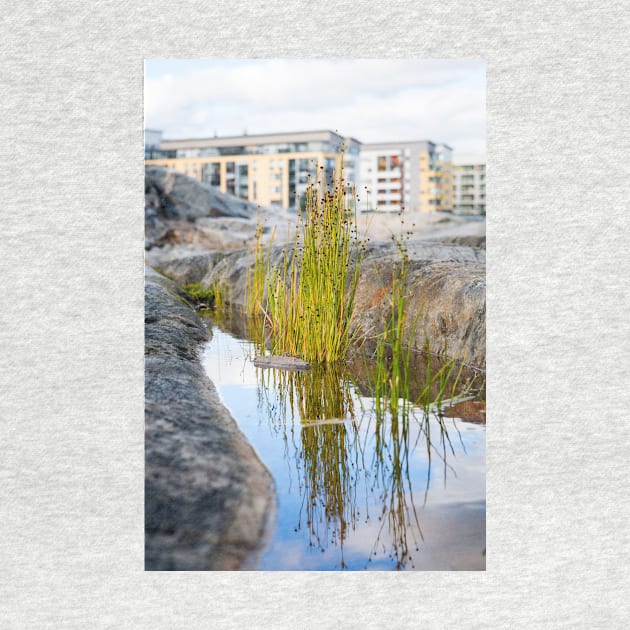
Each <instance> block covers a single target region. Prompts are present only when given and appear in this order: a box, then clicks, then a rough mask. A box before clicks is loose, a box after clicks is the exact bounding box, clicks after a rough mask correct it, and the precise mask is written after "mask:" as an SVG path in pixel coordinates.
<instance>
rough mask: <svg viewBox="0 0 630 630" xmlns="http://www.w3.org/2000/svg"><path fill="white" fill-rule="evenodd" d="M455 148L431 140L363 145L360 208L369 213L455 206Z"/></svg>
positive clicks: (360, 173)
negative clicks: (453, 158)
mask: <svg viewBox="0 0 630 630" xmlns="http://www.w3.org/2000/svg"><path fill="white" fill-rule="evenodd" d="M451 159H452V149H451V147H449V146H448V145H446V144H436V143H434V142H429V141H425V140H422V141H418V142H397V143H377V144H363V145H362V146H361V154H360V167H359V195H360V196H361V197H362V202H361V203H360V204H359V207H360V208H362V209H363V210H365V211H368V212H399V211H401V210H402V209H405V210H411V211H412V212H431V211H438V212H439V211H447V210H452V208H453V179H452V163H451Z"/></svg>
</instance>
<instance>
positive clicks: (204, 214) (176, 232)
mask: <svg viewBox="0 0 630 630" xmlns="http://www.w3.org/2000/svg"><path fill="white" fill-rule="evenodd" d="M257 210H258V207H257V206H256V204H253V203H250V202H248V201H244V200H242V199H238V198H236V197H233V196H232V195H226V194H224V193H222V192H220V191H219V190H218V189H217V188H215V187H213V186H208V185H207V184H203V183H201V182H199V181H197V180H196V179H193V178H192V177H188V176H187V175H183V174H182V173H178V172H177V171H173V170H168V169H166V168H164V167H163V166H145V208H144V216H145V249H147V250H151V249H153V248H155V247H164V246H168V245H171V246H173V245H179V244H187V245H197V246H199V247H203V248H206V249H213V248H221V249H229V248H230V247H231V248H232V249H233V248H234V247H242V246H243V243H244V242H246V241H247V240H248V239H249V238H251V237H252V236H253V233H254V232H255V230H256V228H255V221H254V220H253V219H255V216H256V213H257ZM236 226H239V227H238V229H236ZM239 232H242V234H239Z"/></svg>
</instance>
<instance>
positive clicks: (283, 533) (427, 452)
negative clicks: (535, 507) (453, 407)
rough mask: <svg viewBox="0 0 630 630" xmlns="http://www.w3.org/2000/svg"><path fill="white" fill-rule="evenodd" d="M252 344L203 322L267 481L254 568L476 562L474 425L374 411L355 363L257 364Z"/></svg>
mask: <svg viewBox="0 0 630 630" xmlns="http://www.w3.org/2000/svg"><path fill="white" fill-rule="evenodd" d="M256 354H257V353H256V350H255V347H254V345H253V344H252V343H251V342H249V341H247V340H245V339H239V338H237V337H236V336H234V335H232V334H230V333H229V332H226V331H224V330H222V329H220V328H219V327H217V326H213V329H212V339H211V341H210V342H208V344H207V345H206V347H205V349H204V353H203V356H202V361H203V364H204V367H205V369H206V371H207V374H208V376H209V378H210V379H211V380H212V381H213V383H214V384H215V385H216V387H217V390H218V391H219V394H220V396H221V398H222V401H223V403H224V404H225V406H226V407H228V409H230V411H231V413H232V415H233V416H234V418H235V419H236V420H237V422H238V425H239V427H240V429H241V431H243V433H245V435H246V436H247V438H248V439H249V441H250V443H251V444H252V445H253V447H254V448H255V449H256V451H257V453H258V455H259V457H260V459H261V460H262V461H263V462H264V463H265V465H266V466H267V468H268V469H269V471H270V472H271V474H272V476H273V478H274V481H275V485H276V493H277V497H278V505H277V514H276V519H275V524H274V525H273V527H272V531H271V532H270V534H269V540H268V543H267V545H266V548H265V549H264V551H263V552H262V554H261V556H260V562H259V566H258V568H259V569H261V570H285V571H287V570H288V571H290V570H301V571H309V570H316V571H328V570H341V569H344V570H395V569H398V570H485V546H486V542H485V531H486V528H485V520H486V499H485V424H480V423H473V422H466V421H463V420H462V419H460V418H452V417H446V416H445V415H444V414H442V413H438V412H437V411H436V410H432V411H430V412H429V413H427V412H426V411H423V410H422V409H418V408H412V409H411V412H410V413H409V414H408V415H407V414H404V416H403V417H397V418H392V417H391V415H389V414H387V415H385V416H384V415H383V414H380V415H379V414H377V413H375V405H374V400H373V399H372V398H370V396H369V389H367V388H366V387H365V385H362V379H361V376H360V375H357V373H356V371H355V372H354V373H353V372H352V371H350V370H348V369H346V368H337V369H332V368H329V369H327V370H316V369H313V370H311V371H308V372H288V371H282V370H274V369H269V368H257V367H254V365H253V364H252V363H251V359H252V358H253V357H254V356H256ZM464 404H465V403H464ZM449 415H454V414H453V413H452V412H451V413H450V414H449Z"/></svg>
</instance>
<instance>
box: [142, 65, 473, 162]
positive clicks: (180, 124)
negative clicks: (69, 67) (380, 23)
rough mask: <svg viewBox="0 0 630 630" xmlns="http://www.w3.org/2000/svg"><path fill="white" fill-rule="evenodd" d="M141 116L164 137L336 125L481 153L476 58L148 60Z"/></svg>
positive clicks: (365, 134)
mask: <svg viewBox="0 0 630 630" xmlns="http://www.w3.org/2000/svg"><path fill="white" fill-rule="evenodd" d="M146 67H147V78H146V82H145V121H146V126H147V127H150V128H157V129H162V130H163V131H164V137H166V138H177V137H204V136H211V135H214V133H215V132H216V133H217V134H218V135H220V136H226V135H239V134H242V133H243V132H244V130H245V129H246V130H247V132H248V133H250V134H255V133H268V132H274V131H297V130H309V129H336V130H338V131H339V132H340V133H342V134H344V135H351V136H354V137H356V138H358V139H359V140H361V141H362V142H379V141H388V140H392V141H395V140H418V139H431V140H436V141H444V142H447V143H449V144H451V145H452V146H454V147H455V148H456V149H457V150H460V149H461V150H462V151H463V150H465V151H466V152H480V151H483V150H485V66H484V64H483V62H481V61H477V60H395V59H392V60H350V59H340V60H329V59H326V60H322V59H319V60H318V59H306V60H293V59H270V60H195V61H188V62H186V61H184V60H171V61H166V62H165V61H162V62H161V61H155V62H152V61H147V65H146Z"/></svg>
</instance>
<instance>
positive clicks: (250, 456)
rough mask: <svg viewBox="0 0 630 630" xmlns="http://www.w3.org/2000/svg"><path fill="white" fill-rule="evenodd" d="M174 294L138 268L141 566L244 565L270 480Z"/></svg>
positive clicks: (202, 334)
mask: <svg viewBox="0 0 630 630" xmlns="http://www.w3.org/2000/svg"><path fill="white" fill-rule="evenodd" d="M182 297H183V296H182V294H181V292H180V290H179V289H178V287H177V285H176V284H175V283H173V282H171V281H169V280H166V279H165V278H163V277H162V276H160V275H159V274H156V273H155V272H153V271H151V270H149V271H148V272H147V277H146V283H145V431H146V435H145V568H146V569H147V570H192V571H194V570H232V569H244V568H245V569H246V568H252V567H253V566H254V563H255V560H256V555H257V553H258V551H259V550H260V548H261V544H262V543H263V542H264V538H265V533H266V529H267V527H268V524H269V521H270V519H271V518H272V517H273V513H274V506H275V494H274V490H273V481H272V479H271V476H270V474H269V472H268V471H267V469H266V468H265V467H264V465H263V464H262V463H261V462H260V460H259V459H258V456H257V455H256V453H255V452H254V450H253V449H252V448H251V446H250V445H249V444H248V442H247V440H246V439H245V437H244V436H243V434H242V433H241V432H240V431H239V429H238V427H237V425H236V422H235V421H234V419H233V418H232V417H231V416H230V414H229V412H228V411H227V409H226V408H225V407H224V406H223V405H222V404H221V402H220V400H219V397H218V395H217V392H216V390H215V388H214V386H213V385H212V383H211V382H210V381H209V380H208V378H207V377H206V375H205V373H204V370H203V367H202V365H201V363H200V361H199V359H198V356H197V351H198V347H199V344H200V343H201V342H203V341H204V340H206V339H207V337H208V332H207V329H206V327H205V325H204V324H203V322H202V321H201V320H200V318H199V317H198V316H197V315H196V314H195V312H194V311H193V310H192V309H191V308H190V307H189V306H188V305H187V304H186V302H185V301H184V300H183V299H182Z"/></svg>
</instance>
